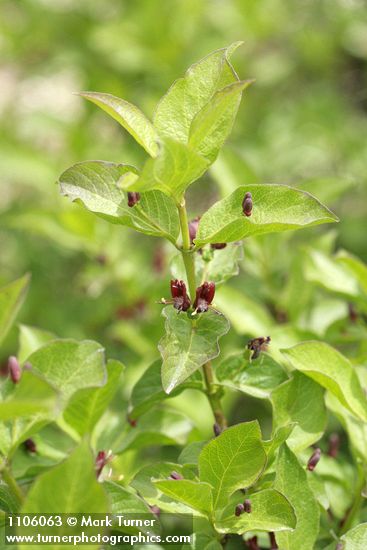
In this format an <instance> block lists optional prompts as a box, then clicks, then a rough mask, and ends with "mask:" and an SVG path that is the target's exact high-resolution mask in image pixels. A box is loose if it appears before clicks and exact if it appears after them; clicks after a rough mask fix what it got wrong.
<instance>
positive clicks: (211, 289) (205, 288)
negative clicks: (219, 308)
mask: <svg viewBox="0 0 367 550" xmlns="http://www.w3.org/2000/svg"><path fill="white" fill-rule="evenodd" d="M214 294H215V283H211V282H209V283H208V282H205V283H203V284H202V285H200V286H199V287H198V288H197V289H196V298H195V302H194V308H195V310H196V311H197V312H198V313H204V312H205V311H208V308H209V306H210V305H211V303H212V301H213V298H214Z"/></svg>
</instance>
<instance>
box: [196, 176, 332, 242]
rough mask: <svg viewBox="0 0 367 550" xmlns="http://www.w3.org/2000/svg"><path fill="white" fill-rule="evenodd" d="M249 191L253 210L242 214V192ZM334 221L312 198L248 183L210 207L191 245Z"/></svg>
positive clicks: (282, 188) (279, 187)
mask: <svg viewBox="0 0 367 550" xmlns="http://www.w3.org/2000/svg"><path fill="white" fill-rule="evenodd" d="M247 192H251V194H252V200H253V211H252V215H251V216H250V217H246V216H245V215H244V214H243V212H242V201H243V198H244V195H245V193H247ZM335 221H338V218H337V217H336V216H335V214H333V213H332V212H331V211H330V210H329V209H328V208H326V207H325V206H323V205H322V204H321V203H320V202H319V201H318V200H317V199H316V198H315V197H313V196H312V195H310V194H309V193H306V192H304V191H299V190H298V189H293V188H292V187H288V186H287V185H277V184H252V185H246V186H241V187H238V188H237V189H236V190H235V191H234V192H233V193H232V194H231V195H229V196H228V197H226V198H225V199H222V200H221V201H219V202H217V203H216V204H214V205H213V206H212V207H211V208H209V210H208V211H207V212H205V214H204V215H203V217H202V218H201V220H200V224H199V229H198V233H197V237H196V239H195V244H196V246H198V247H201V246H203V245H204V244H206V243H218V242H219V243H229V242H233V241H238V240H241V239H244V238H245V237H250V236H254V235H262V234H264V233H276V232H280V231H287V230H288V229H299V228H301V227H309V226H312V225H318V224H320V223H331V222H335Z"/></svg>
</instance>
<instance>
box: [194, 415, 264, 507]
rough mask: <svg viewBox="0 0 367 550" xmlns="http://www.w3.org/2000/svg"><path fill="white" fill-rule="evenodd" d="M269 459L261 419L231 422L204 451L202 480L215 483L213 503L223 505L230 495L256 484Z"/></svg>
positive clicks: (201, 460)
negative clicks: (264, 445) (231, 424)
mask: <svg viewBox="0 0 367 550" xmlns="http://www.w3.org/2000/svg"><path fill="white" fill-rule="evenodd" d="M265 463H266V453H265V450H264V447H263V444H262V441H261V431H260V426H259V424H258V422H257V421H254V422H242V423H240V424H237V425H235V426H231V427H230V428H228V429H227V430H225V431H224V432H222V433H221V434H220V435H219V436H218V437H216V438H215V439H213V440H212V441H210V443H208V445H206V446H205V447H204V448H203V450H202V451H201V453H200V457H199V472H200V481H204V482H206V483H209V484H210V485H211V486H212V487H213V506H214V508H215V509H220V508H223V507H224V506H225V504H226V502H227V499H228V497H229V496H230V495H231V494H232V493H233V492H234V491H235V490H236V489H240V488H246V487H249V486H250V485H252V484H253V483H254V482H255V481H256V479H257V478H258V477H259V475H260V474H261V472H262V470H263V468H264V466H265Z"/></svg>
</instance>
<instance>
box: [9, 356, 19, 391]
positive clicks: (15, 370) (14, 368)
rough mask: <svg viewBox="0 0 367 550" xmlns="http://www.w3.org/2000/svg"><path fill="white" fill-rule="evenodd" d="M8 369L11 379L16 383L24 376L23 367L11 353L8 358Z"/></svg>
mask: <svg viewBox="0 0 367 550" xmlns="http://www.w3.org/2000/svg"><path fill="white" fill-rule="evenodd" d="M8 371H9V376H10V378H11V381H12V382H13V383H14V384H18V382H19V381H20V379H21V377H22V369H21V368H20V365H19V362H18V359H17V358H16V357H14V355H11V356H10V357H9V359H8Z"/></svg>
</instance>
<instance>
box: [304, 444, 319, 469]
mask: <svg viewBox="0 0 367 550" xmlns="http://www.w3.org/2000/svg"><path fill="white" fill-rule="evenodd" d="M320 458H321V449H319V448H317V449H315V450H314V452H313V453H312V455H311V457H310V459H309V461H308V462H307V470H309V471H310V472H313V471H314V469H315V468H316V465H317V463H318V461H319V460H320Z"/></svg>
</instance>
